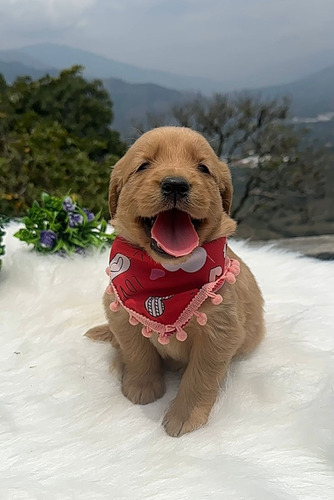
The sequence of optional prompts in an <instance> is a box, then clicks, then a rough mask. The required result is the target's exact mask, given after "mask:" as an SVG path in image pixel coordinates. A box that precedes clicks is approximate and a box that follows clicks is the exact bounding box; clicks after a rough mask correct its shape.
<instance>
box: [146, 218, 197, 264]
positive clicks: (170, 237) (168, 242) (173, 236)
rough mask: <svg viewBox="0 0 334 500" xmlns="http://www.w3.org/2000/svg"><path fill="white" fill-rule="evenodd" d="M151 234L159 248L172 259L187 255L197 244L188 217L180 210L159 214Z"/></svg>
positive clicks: (193, 229)
mask: <svg viewBox="0 0 334 500" xmlns="http://www.w3.org/2000/svg"><path fill="white" fill-rule="evenodd" d="M151 234H152V238H154V239H155V241H156V242H157V243H158V244H159V245H160V247H161V248H162V249H163V250H164V251H165V252H167V253H168V254H170V255H173V256H174V257H181V256H182V255H188V254H189V253H190V252H192V251H193V250H194V249H195V248H196V247H198V244H199V239H198V234H197V233H196V231H195V228H194V226H193V224H192V222H191V219H190V216H189V215H188V214H186V213H185V212H181V211H180V210H168V211H167V212H161V213H160V214H159V215H158V216H157V218H156V221H155V222H154V224H153V227H152V232H151Z"/></svg>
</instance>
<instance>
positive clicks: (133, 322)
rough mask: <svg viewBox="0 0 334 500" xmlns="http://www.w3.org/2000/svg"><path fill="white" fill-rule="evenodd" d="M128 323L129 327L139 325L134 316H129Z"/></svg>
mask: <svg viewBox="0 0 334 500" xmlns="http://www.w3.org/2000/svg"><path fill="white" fill-rule="evenodd" d="M129 323H130V325H133V326H136V325H138V324H139V321H138V320H137V319H136V318H135V317H134V316H130V317H129Z"/></svg>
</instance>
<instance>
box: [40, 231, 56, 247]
mask: <svg viewBox="0 0 334 500" xmlns="http://www.w3.org/2000/svg"><path fill="white" fill-rule="evenodd" d="M57 239H58V238H57V235H56V233H54V232H53V231H51V230H50V229H49V230H47V231H41V234H40V238H39V242H40V245H41V247H43V248H53V247H54V246H55V244H56V241H57Z"/></svg>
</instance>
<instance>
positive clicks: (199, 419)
mask: <svg viewBox="0 0 334 500" xmlns="http://www.w3.org/2000/svg"><path fill="white" fill-rule="evenodd" d="M207 421H208V415H207V412H205V411H202V410H201V409H200V408H194V409H193V410H192V411H190V412H187V409H185V408H184V407H182V404H181V405H178V404H177V402H176V401H175V400H174V401H173V402H172V404H171V405H170V407H169V410H168V411H167V413H166V415H165V417H164V419H163V421H162V425H163V426H164V427H165V429H166V432H167V434H168V435H169V436H172V437H180V436H183V434H187V432H192V431H194V430H196V429H198V428H199V427H202V426H203V425H205V424H206V423H207Z"/></svg>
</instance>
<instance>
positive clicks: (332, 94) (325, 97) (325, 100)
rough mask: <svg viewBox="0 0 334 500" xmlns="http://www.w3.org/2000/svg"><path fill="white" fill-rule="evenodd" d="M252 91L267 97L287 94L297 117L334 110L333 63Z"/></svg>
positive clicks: (293, 112)
mask: <svg viewBox="0 0 334 500" xmlns="http://www.w3.org/2000/svg"><path fill="white" fill-rule="evenodd" d="M254 92H257V93H261V94H262V95H265V96H268V97H273V96H276V95H287V96H289V97H290V98H291V112H292V114H293V115H294V116H298V117H309V116H317V115H319V114H321V113H328V112H330V111H334V64H333V65H331V66H329V67H327V68H325V69H323V70H321V71H318V72H316V73H313V74H312V75H310V76H307V77H305V78H301V79H299V80H296V81H295V82H292V83H288V84H285V85H276V86H273V87H266V88H263V89H257V90H255V91H254Z"/></svg>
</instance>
